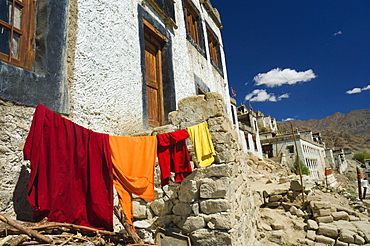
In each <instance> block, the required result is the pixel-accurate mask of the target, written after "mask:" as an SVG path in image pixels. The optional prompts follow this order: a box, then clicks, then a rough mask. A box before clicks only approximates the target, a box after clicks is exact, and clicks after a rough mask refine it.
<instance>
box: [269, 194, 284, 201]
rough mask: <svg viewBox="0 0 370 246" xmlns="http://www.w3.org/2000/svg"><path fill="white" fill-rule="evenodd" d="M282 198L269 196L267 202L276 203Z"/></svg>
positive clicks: (280, 196)
mask: <svg viewBox="0 0 370 246" xmlns="http://www.w3.org/2000/svg"><path fill="white" fill-rule="evenodd" d="M282 198H283V196H282V195H273V196H270V199H269V202H277V201H280V200H281V199H282Z"/></svg>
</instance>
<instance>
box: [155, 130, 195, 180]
mask: <svg viewBox="0 0 370 246" xmlns="http://www.w3.org/2000/svg"><path fill="white" fill-rule="evenodd" d="M188 137H189V133H188V132H187V131H186V130H178V131H175V132H169V133H163V134H158V135H157V139H158V148H157V154H158V162H159V167H160V169H161V185H162V186H164V185H166V184H168V183H169V182H170V179H169V177H170V176H171V172H174V173H175V181H176V182H181V181H182V180H183V179H184V178H186V176H188V175H189V174H190V173H191V172H192V168H191V165H190V156H189V150H188V147H187V146H186V142H185V139H187V138H188Z"/></svg>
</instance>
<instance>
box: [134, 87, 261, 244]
mask: <svg viewBox="0 0 370 246" xmlns="http://www.w3.org/2000/svg"><path fill="white" fill-rule="evenodd" d="M178 108H179V109H178V110H177V111H175V112H172V113H171V114H170V116H169V118H170V121H171V123H172V125H167V126H165V127H161V128H157V129H155V130H154V132H152V133H151V134H157V133H164V132H169V131H173V130H176V129H183V128H185V127H188V126H192V125H195V124H198V123H201V122H203V121H207V122H208V125H209V130H210V133H211V136H212V138H213V139H212V140H213V143H214V145H215V150H216V153H217V156H216V158H215V162H214V163H213V164H212V165H210V166H208V167H197V162H196V160H195V159H194V158H193V163H194V166H195V168H194V170H193V173H192V174H191V175H189V176H188V177H187V178H186V179H185V180H183V181H182V182H181V183H173V182H171V183H170V184H169V185H167V186H164V187H163V188H161V187H160V186H159V185H157V186H156V194H157V197H156V200H155V201H153V202H149V203H147V202H145V201H144V200H142V199H140V198H135V199H134V219H135V220H136V221H135V222H134V225H135V226H136V227H137V228H140V227H142V228H145V229H143V230H140V229H139V232H140V231H141V232H143V231H145V232H150V233H153V232H154V230H155V229H156V228H157V227H162V228H165V229H167V230H169V231H172V232H177V233H182V234H185V235H188V236H189V237H190V239H191V241H192V245H257V244H256V243H257V241H256V235H255V234H256V218H257V216H258V215H259V214H258V207H259V205H261V199H260V196H259V195H258V194H254V193H253V192H252V191H251V189H250V187H249V185H248V182H250V181H248V178H247V172H248V165H247V164H246V163H247V160H248V156H247V155H246V154H244V153H243V152H242V151H241V150H240V147H239V145H238V143H237V133H236V132H235V131H234V130H232V124H231V122H230V120H229V119H228V117H227V115H226V112H225V108H224V102H223V99H222V97H221V95H220V94H218V93H212V92H211V93H207V94H206V95H200V96H192V97H187V98H184V99H182V100H181V101H180V102H179V104H178ZM187 144H188V147H189V151H190V153H193V149H192V146H191V142H190V141H188V143H187ZM192 157H194V155H193V154H192ZM157 170H158V169H157ZM157 184H159V179H158V173H157ZM150 233H149V234H150Z"/></svg>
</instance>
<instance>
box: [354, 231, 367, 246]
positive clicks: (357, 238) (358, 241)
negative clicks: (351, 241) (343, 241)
mask: <svg viewBox="0 0 370 246" xmlns="http://www.w3.org/2000/svg"><path fill="white" fill-rule="evenodd" d="M355 244H359V245H363V244H365V239H364V238H363V237H361V236H359V235H357V234H355Z"/></svg>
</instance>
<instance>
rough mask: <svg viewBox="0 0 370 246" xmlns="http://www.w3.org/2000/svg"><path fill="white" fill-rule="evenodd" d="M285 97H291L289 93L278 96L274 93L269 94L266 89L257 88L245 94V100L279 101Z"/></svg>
mask: <svg viewBox="0 0 370 246" xmlns="http://www.w3.org/2000/svg"><path fill="white" fill-rule="evenodd" d="M283 98H289V94H288V93H285V94H283V95H280V96H279V97H277V98H276V96H275V95H274V93H270V94H268V93H267V92H266V90H259V89H256V90H254V91H252V92H251V93H249V94H248V95H246V96H245V100H247V101H250V102H277V101H280V100H281V99H283Z"/></svg>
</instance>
